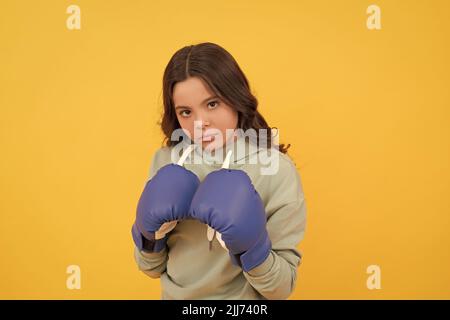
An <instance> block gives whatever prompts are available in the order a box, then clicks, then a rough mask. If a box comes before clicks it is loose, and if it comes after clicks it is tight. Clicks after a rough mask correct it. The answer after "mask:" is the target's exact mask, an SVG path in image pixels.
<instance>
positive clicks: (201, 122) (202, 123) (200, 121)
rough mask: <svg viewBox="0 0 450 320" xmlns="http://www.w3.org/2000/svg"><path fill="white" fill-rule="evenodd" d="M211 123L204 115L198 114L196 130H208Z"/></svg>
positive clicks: (195, 123) (195, 122)
mask: <svg viewBox="0 0 450 320" xmlns="http://www.w3.org/2000/svg"><path fill="white" fill-rule="evenodd" d="M209 125H210V122H209V120H208V119H207V118H206V117H205V116H203V115H199V116H197V118H196V119H195V120H194V129H196V130H203V131H204V130H206V129H207V128H208V127H209Z"/></svg>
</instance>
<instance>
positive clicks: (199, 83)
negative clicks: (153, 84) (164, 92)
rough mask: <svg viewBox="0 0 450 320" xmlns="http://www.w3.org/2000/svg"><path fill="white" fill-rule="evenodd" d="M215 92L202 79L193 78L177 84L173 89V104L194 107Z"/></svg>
mask: <svg viewBox="0 0 450 320" xmlns="http://www.w3.org/2000/svg"><path fill="white" fill-rule="evenodd" d="M213 95H214V92H213V91H212V90H211V89H210V88H209V86H208V85H207V84H206V82H204V81H203V80H202V79H200V78H198V77H191V78H188V79H186V80H184V81H181V82H177V83H176V84H175V86H174V88H173V102H174V104H175V106H178V105H181V106H194V105H197V104H200V103H201V102H203V100H204V99H206V98H208V97H209V96H213Z"/></svg>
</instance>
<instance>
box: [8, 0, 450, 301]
mask: <svg viewBox="0 0 450 320" xmlns="http://www.w3.org/2000/svg"><path fill="white" fill-rule="evenodd" d="M71 4H76V5H78V6H80V9H81V30H68V29H67V28H66V19H67V18H68V16H69V14H67V13H66V8H67V7H68V6H69V5H71ZM371 4H377V5H378V6H380V8H381V23H382V29H381V30H372V31H371V30H368V29H367V27H366V19H367V17H368V15H367V14H366V9H367V7H368V6H369V5H371ZM449 12H450V2H448V1H446V0H442V1H410V0H396V1H362V0H361V1H356V0H354V1H350V0H348V1H331V0H330V1H322V0H321V1H317V0H315V1H312V0H311V1H300V0H295V1H260V0H252V1H245V0H227V1H196V0H190V1H154V0H152V1H124V0H120V1H118V0H115V1H112V0H105V1H90V0H89V1H88V0H86V1H80V0H78V1H75V0H74V1H56V0H54V1H16V0H8V1H5V0H2V1H1V3H0V28H1V29H0V37H1V38H0V111H1V117H0V130H1V134H0V139H1V140H0V141H1V143H0V148H1V151H0V152H1V156H0V175H1V176H0V197H1V198H0V213H1V216H0V219H1V220H0V221H1V225H0V259H1V260H0V261H1V265H0V298H8V299H19V298H23V299H30V298H33V299H53V298H55V299H80V298H83V299H93V298H96V299H97V298H98V299H110V298H114V299H148V298H150V299H152V298H154V299H159V297H160V284H159V280H153V279H151V278H149V277H147V276H146V275H145V274H143V273H141V272H139V271H138V270H137V266H136V264H135V262H134V258H133V242H132V238H131V234H130V227H131V224H132V222H133V220H134V215H135V208H136V204H137V200H138V197H139V195H140V192H141V191H142V187H143V183H144V181H145V179H146V177H147V173H148V169H149V165H150V161H151V157H152V155H153V153H154V152H155V150H156V149H157V148H159V147H160V145H161V140H162V136H161V134H160V130H159V128H158V126H157V125H156V121H157V120H158V119H159V117H160V114H161V111H162V108H161V105H162V99H161V90H162V74H163V71H164V67H165V66H166V64H167V62H168V61H169V59H170V57H171V56H172V54H173V53H174V52H175V51H176V50H178V49H179V48H181V47H182V46H185V45H188V44H195V43H199V42H204V41H210V42H215V43H218V44H220V45H221V46H223V47H224V48H226V49H227V50H228V51H230V53H231V54H232V55H233V56H234V57H235V58H236V60H237V61H238V63H239V64H240V66H241V67H242V69H243V71H244V72H245V73H246V75H247V77H248V78H249V80H250V82H251V86H252V90H253V92H254V93H255V95H256V96H257V98H258V99H259V102H260V110H261V112H262V114H263V115H264V116H265V118H266V119H267V120H268V122H269V124H270V125H271V126H277V127H278V128H280V130H281V131H280V132H281V142H287V143H291V144H292V148H291V149H290V154H291V156H292V158H293V159H294V160H295V162H296V164H297V166H298V168H299V172H300V175H301V178H302V182H303V186H304V191H305V196H306V199H307V208H308V212H307V219H308V222H307V229H306V237H305V240H304V241H303V242H302V243H301V245H300V249H301V250H302V251H303V253H304V261H303V264H302V265H301V266H300V268H299V272H298V283H297V288H296V290H295V292H294V294H293V295H292V296H291V297H290V298H291V299H316V298H319V299H331V298H337V299H349V298H355V299H397V298H403V299H411V298H425V299H429V298H438V299H441V298H447V299H448V298H450V272H449V271H450V249H449V248H450V232H449V225H450V223H449V222H450V197H449V191H450V171H449V163H450V157H449V149H450V148H449V147H450V144H449V142H450V125H449V124H450V123H449V122H450V121H449V120H450V111H449V107H450V103H449V102H450V97H449V85H450V63H449V57H450V50H449V39H450V28H449V25H450V22H449V21H450V18H449ZM71 264H75V265H79V266H80V268H81V290H68V289H67V288H66V278H67V277H68V275H67V274H66V268H67V266H68V265H71ZM372 264H374V265H379V266H380V268H381V286H382V288H381V289H380V290H369V289H367V287H366V279H367V277H368V274H366V268H367V267H368V266H369V265H372Z"/></svg>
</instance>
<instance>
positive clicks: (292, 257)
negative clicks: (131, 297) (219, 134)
mask: <svg viewBox="0 0 450 320" xmlns="http://www.w3.org/2000/svg"><path fill="white" fill-rule="evenodd" d="M183 143H184V142H181V143H180V144H178V145H177V146H174V147H163V148H160V149H159V150H157V151H156V153H155V154H154V156H153V160H152V164H151V167H150V173H149V177H148V179H147V181H148V180H149V179H151V178H152V177H153V175H154V174H155V173H156V172H157V171H158V169H159V168H161V167H163V166H164V165H166V164H169V163H172V162H174V161H175V160H177V159H178V158H179V155H178V154H177V152H176V148H177V147H181V146H182V145H181V144H183ZM243 146H244V149H245V151H244V152H237V151H236V150H237V149H236V148H242V147H243ZM232 147H233V148H234V149H233V150H234V152H233V155H232V161H231V163H230V166H229V168H231V169H240V170H243V171H245V172H246V173H247V174H248V175H249V177H250V179H251V180H252V183H253V185H254V187H255V189H256V190H257V191H258V193H259V195H260V196H261V199H262V200H263V203H264V206H265V211H266V216H267V231H268V233H269V237H270V240H271V242H272V250H271V252H270V254H269V256H268V258H267V259H266V260H265V261H264V262H263V263H262V264H260V265H259V266H257V267H255V268H254V269H252V270H250V271H249V272H244V271H243V270H242V269H241V268H240V267H238V266H235V265H233V264H232V263H231V260H230V257H229V254H228V252H227V251H226V250H225V249H224V248H223V247H222V246H221V245H220V243H219V242H218V240H217V239H216V238H214V239H213V241H212V243H211V245H212V247H211V248H210V243H209V241H208V239H207V237H206V230H207V225H205V224H203V223H201V222H199V221H197V220H191V219H189V220H183V221H179V222H178V224H177V225H176V227H175V229H173V230H172V231H171V232H170V233H169V238H168V241H167V246H166V248H165V249H164V250H162V251H161V252H158V253H146V252H142V251H139V249H137V248H136V247H135V248H134V256H135V260H136V263H137V265H138V269H139V270H141V271H143V272H144V273H145V274H147V275H148V276H150V277H151V278H161V288H162V292H161V298H162V299H287V298H288V297H289V295H290V294H291V293H292V292H293V290H294V288H295V286H296V279H297V271H298V267H299V265H300V263H301V259H302V253H300V251H299V250H298V249H297V246H298V244H299V243H300V241H301V240H302V239H303V237H304V232H305V224H306V202H305V196H304V193H303V187H302V183H301V180H300V176H299V174H298V172H297V169H296V167H295V165H294V164H293V162H292V160H291V159H290V158H289V157H288V156H287V155H285V154H283V153H281V152H279V151H278V150H275V149H273V148H272V149H270V150H271V152H270V155H271V157H269V156H268V155H269V151H268V150H267V149H266V148H256V147H255V146H254V145H253V144H252V143H250V142H249V141H247V140H245V139H244V138H243V137H242V136H239V138H238V139H237V141H236V142H234V145H232ZM239 150H242V149H239ZM172 151H173V152H172ZM221 151H223V154H222V156H221V155H220V153H218V154H216V155H215V156H214V155H211V154H210V153H205V152H202V150H201V148H200V149H199V148H197V149H195V150H194V151H192V153H191V154H190V155H189V156H188V158H187V160H186V162H185V163H184V167H185V168H187V169H189V170H191V171H192V172H194V173H195V174H196V175H197V176H198V177H199V179H200V181H202V180H203V179H204V178H205V177H206V175H207V174H208V173H210V172H211V171H214V170H217V169H220V168H221V167H222V162H223V158H224V157H225V154H226V152H225V151H227V150H225V147H224V148H223V149H221ZM267 159H275V160H273V161H271V163H272V167H276V168H271V169H270V170H269V174H267V170H266V172H265V173H264V168H265V169H267V168H268V167H269V166H268V165H267ZM199 160H200V161H199ZM214 161H216V162H214ZM196 162H199V163H196ZM275 162H276V165H273V164H274V163H275Z"/></svg>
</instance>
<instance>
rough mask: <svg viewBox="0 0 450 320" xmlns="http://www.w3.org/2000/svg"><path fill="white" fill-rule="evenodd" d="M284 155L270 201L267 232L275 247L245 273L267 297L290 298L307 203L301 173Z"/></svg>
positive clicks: (294, 284)
mask: <svg viewBox="0 0 450 320" xmlns="http://www.w3.org/2000/svg"><path fill="white" fill-rule="evenodd" d="M285 157H286V156H284V155H282V156H281V157H280V167H279V171H278V173H277V174H276V175H273V176H271V178H270V179H271V181H270V188H269V193H268V194H269V199H268V202H267V204H266V212H267V215H268V219H267V226H266V227H267V231H268V233H269V237H270V240H271V242H272V250H271V252H270V254H269V256H268V257H267V259H266V260H265V261H264V262H263V263H262V264H260V265H259V266H257V267H255V268H253V269H252V270H249V271H248V272H244V276H245V277H246V279H247V280H248V281H249V283H250V284H251V285H252V287H253V288H255V290H257V291H258V292H259V293H260V294H261V295H263V296H264V297H265V298H267V299H278V300H280V299H287V298H288V297H289V296H290V295H291V293H292V292H293V291H294V289H295V286H296V281H297V269H298V267H299V265H300V263H301V259H302V254H301V253H300V252H299V251H298V249H297V246H298V244H299V243H300V241H301V240H302V239H303V237H304V233H305V225H306V202H305V197H304V193H303V189H302V184H301V180H300V176H299V174H298V172H297V169H296V168H295V166H294V165H293V163H292V162H291V161H290V160H288V159H287V158H285Z"/></svg>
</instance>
